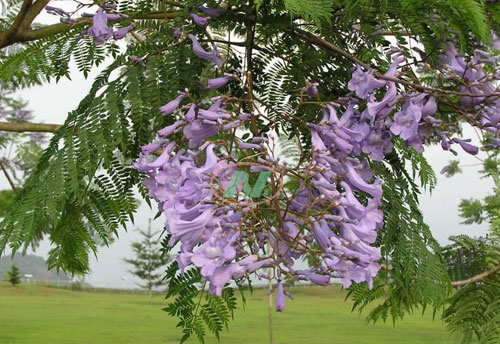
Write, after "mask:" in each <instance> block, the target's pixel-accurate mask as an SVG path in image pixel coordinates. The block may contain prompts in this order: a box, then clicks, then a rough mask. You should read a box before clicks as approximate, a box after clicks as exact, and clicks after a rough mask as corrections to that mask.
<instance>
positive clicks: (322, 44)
mask: <svg viewBox="0 0 500 344" xmlns="http://www.w3.org/2000/svg"><path fill="white" fill-rule="evenodd" d="M283 30H284V31H285V32H288V33H289V34H292V35H293V36H295V37H298V38H301V39H302V40H303V41H306V42H308V43H311V44H314V45H315V46H317V47H319V48H322V49H324V50H326V51H329V52H331V53H334V54H337V55H341V56H344V57H345V58H347V59H348V60H350V61H352V62H354V63H356V64H358V65H360V66H361V67H363V68H364V69H365V70H369V69H372V70H374V73H373V75H375V76H376V77H377V78H379V79H382V80H387V81H392V82H395V83H398V84H401V85H405V86H408V87H411V88H413V89H415V90H418V91H423V92H427V93H441V94H453V95H459V96H462V97H473V98H474V97H487V98H489V97H499V96H500V93H499V92H492V93H489V94H472V93H462V92H457V91H450V90H444V89H440V88H433V87H427V86H423V85H420V84H415V83H413V82H410V81H406V80H403V79H399V78H395V77H391V76H386V75H384V74H381V73H380V72H378V71H377V70H376V69H374V68H372V67H371V66H370V64H368V63H365V62H363V61H361V60H360V59H358V58H357V57H356V56H354V55H352V54H350V53H348V52H347V51H345V50H343V49H341V48H339V47H337V46H336V45H335V44H333V43H330V42H328V41H327V40H325V39H323V38H321V37H318V36H316V35H314V34H312V33H310V32H308V31H304V30H301V29H298V28H295V27H286V28H284V29H283Z"/></svg>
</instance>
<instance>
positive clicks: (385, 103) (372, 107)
mask: <svg viewBox="0 0 500 344" xmlns="http://www.w3.org/2000/svg"><path fill="white" fill-rule="evenodd" d="M395 100H396V85H395V84H394V83H393V82H391V83H390V86H389V89H388V90H387V92H386V94H385V95H384V98H383V99H382V100H381V101H380V102H373V101H370V102H368V105H367V108H368V114H369V115H370V116H371V119H372V120H373V119H375V116H377V115H380V117H383V116H385V115H386V114H388V113H389V112H390V111H391V110H392V107H393V106H394V105H393V102H394V101H395Z"/></svg>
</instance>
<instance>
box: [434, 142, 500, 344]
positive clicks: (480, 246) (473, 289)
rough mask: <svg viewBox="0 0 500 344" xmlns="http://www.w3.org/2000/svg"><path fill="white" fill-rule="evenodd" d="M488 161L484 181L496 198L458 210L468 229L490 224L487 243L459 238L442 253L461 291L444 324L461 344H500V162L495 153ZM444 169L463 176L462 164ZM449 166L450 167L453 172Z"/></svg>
mask: <svg viewBox="0 0 500 344" xmlns="http://www.w3.org/2000/svg"><path fill="white" fill-rule="evenodd" d="M488 155H489V157H488V158H487V159H486V160H484V161H483V170H482V171H481V172H482V174H483V175H484V177H486V178H491V179H492V180H493V185H494V186H493V194H491V195H488V196H486V197H485V198H484V199H482V200H478V199H472V198H471V199H464V200H462V201H461V203H460V205H459V210H460V216H461V217H462V218H463V219H464V221H463V222H462V223H463V224H473V223H477V224H480V223H483V222H486V223H488V224H489V232H488V234H487V235H486V236H485V237H475V236H469V235H459V236H453V237H451V238H450V240H451V241H452V243H451V244H449V245H447V246H446V247H444V249H443V256H444V258H445V259H446V262H447V266H448V273H449V275H450V279H451V281H452V282H451V284H452V286H453V287H455V288H456V289H457V291H456V292H455V293H454V294H453V295H452V296H451V297H450V299H449V300H448V307H447V308H446V310H445V312H444V314H443V318H444V320H445V321H446V323H447V324H448V326H449V328H450V329H451V330H452V331H454V332H457V333H458V334H459V335H460V340H461V342H462V343H470V342H473V341H474V340H478V341H479V343H498V342H500V273H499V272H500V168H499V167H500V161H499V160H498V152H497V151H490V152H489V154H488ZM448 166H450V168H445V169H443V171H442V172H443V173H446V174H447V176H450V177H451V176H453V174H455V173H459V172H460V166H459V164H458V162H457V161H453V162H451V163H450V164H449V165H448ZM448 166H447V167H448Z"/></svg>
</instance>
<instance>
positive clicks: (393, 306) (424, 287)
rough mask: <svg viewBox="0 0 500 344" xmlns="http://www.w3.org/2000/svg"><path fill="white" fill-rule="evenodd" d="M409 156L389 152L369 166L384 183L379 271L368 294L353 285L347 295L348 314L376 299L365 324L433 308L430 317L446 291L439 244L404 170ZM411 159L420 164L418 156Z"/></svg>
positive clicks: (441, 304) (365, 288)
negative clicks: (380, 161) (350, 305)
mask: <svg viewBox="0 0 500 344" xmlns="http://www.w3.org/2000/svg"><path fill="white" fill-rule="evenodd" d="M408 154H411V152H410V151H406V152H405V154H403V155H401V156H398V154H397V153H391V154H390V155H389V157H388V158H387V159H386V161H387V164H378V165H377V166H374V168H375V171H376V172H377V175H379V176H381V177H382V178H383V180H384V193H383V211H384V229H383V230H382V231H381V232H380V233H379V238H378V243H379V245H380V247H381V251H382V257H383V259H382V261H381V263H382V264H383V268H382V270H381V271H380V272H379V274H378V276H377V278H376V280H375V282H374V286H373V288H372V289H369V288H368V286H367V285H366V284H358V285H353V286H351V287H350V288H349V294H348V295H349V296H350V297H352V298H353V301H354V306H353V309H356V308H358V309H359V310H360V311H361V310H363V309H364V308H366V307H367V306H368V305H369V304H370V303H371V302H373V301H375V300H379V299H380V300H381V301H382V302H381V303H380V304H379V305H378V306H376V307H375V308H374V309H373V310H372V311H370V313H369V314H368V318H367V320H369V321H373V322H376V321H378V320H384V321H385V320H387V319H388V318H391V319H392V320H393V321H396V320H397V319H399V318H403V317H404V315H405V314H407V313H412V312H413V311H415V310H416V309H417V308H420V307H422V308H421V309H422V310H425V309H426V308H427V307H428V306H429V307H432V310H433V312H434V314H435V313H436V312H437V311H438V309H440V308H441V307H442V306H443V305H444V303H445V301H446V299H447V296H448V294H449V291H450V290H449V284H448V281H449V278H448V275H447V273H446V270H445V266H444V264H443V263H444V262H443V259H442V257H441V254H440V248H439V245H438V244H437V242H436V241H435V240H434V239H433V237H432V234H431V232H430V230H429V228H428V226H427V225H426V224H425V223H424V221H423V217H422V214H421V212H420V211H419V209H418V195H419V187H418V185H417V184H415V183H414V181H413V179H414V178H413V177H412V176H411V175H410V174H408V172H407V171H406V170H405V168H404V166H405V165H406V159H405V160H403V159H402V157H405V156H407V155H408ZM413 154H417V153H413ZM412 159H414V160H421V161H424V158H423V157H419V158H418V159H417V158H415V157H413V158H412ZM420 168H421V170H424V169H427V171H425V172H422V173H424V174H427V175H432V170H431V169H430V167H429V166H428V165H427V164H426V163H424V164H422V165H421V167H420ZM420 179H421V180H422V178H420ZM423 180H426V178H423ZM430 183H432V181H428V182H427V186H429V185H430ZM423 186H426V184H424V185H423ZM403 200H404V201H403Z"/></svg>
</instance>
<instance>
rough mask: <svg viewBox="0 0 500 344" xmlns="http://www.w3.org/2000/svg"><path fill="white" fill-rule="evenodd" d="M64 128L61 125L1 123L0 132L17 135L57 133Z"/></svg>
mask: <svg viewBox="0 0 500 344" xmlns="http://www.w3.org/2000/svg"><path fill="white" fill-rule="evenodd" d="M61 127H62V125H60V124H45V123H31V122H0V131H13V132H17V133H23V132H32V133H55V132H56V131H57V130H59V129H60V128H61Z"/></svg>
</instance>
